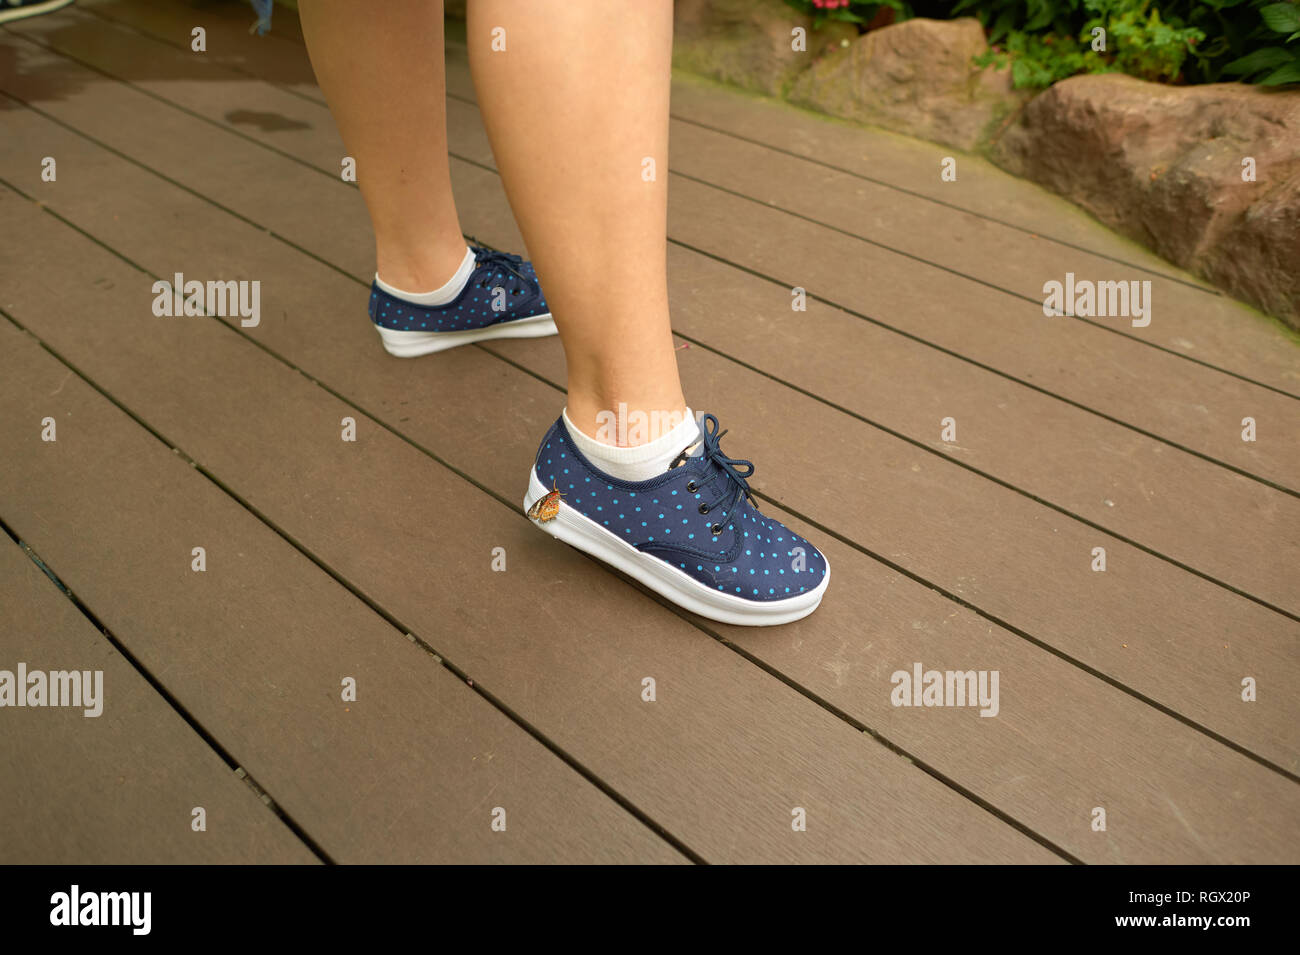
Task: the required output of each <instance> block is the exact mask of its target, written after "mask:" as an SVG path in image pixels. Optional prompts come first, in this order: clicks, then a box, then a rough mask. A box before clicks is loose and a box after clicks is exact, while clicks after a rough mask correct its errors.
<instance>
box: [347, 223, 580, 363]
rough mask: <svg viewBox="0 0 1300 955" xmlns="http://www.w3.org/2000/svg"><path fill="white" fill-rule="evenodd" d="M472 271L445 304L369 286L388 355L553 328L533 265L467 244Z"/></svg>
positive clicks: (418, 352) (426, 352)
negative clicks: (423, 302)
mask: <svg viewBox="0 0 1300 955" xmlns="http://www.w3.org/2000/svg"><path fill="white" fill-rule="evenodd" d="M470 248H471V250H472V251H473V253H474V259H475V262H474V271H473V272H471V273H470V276H469V280H468V281H467V282H466V283H465V287H464V288H463V289H461V291H460V294H459V295H457V296H456V297H455V298H454V299H452V300H451V301H450V302H448V303H447V304H446V305H418V304H416V303H414V302H408V301H406V300H405V299H401V298H398V297H397V296H395V295H390V294H389V293H388V292H386V291H384V290H383V289H381V288H380V287H379V284H378V283H377V282H376V283H373V284H372V285H371V286H370V320H371V321H372V322H374V323H375V328H376V329H378V330H379V337H380V339H381V340H382V341H383V343H384V348H385V349H386V350H387V351H388V353H389V354H390V355H397V356H398V357H399V358H414V357H416V356H418V355H430V354H432V353H433V352H439V351H444V350H446V349H448V348H455V347H456V346H457V345H469V344H471V343H473V342H481V341H487V340H489V339H493V338H540V337H542V336H544V335H554V334H555V320H554V319H552V318H551V311H550V308H549V306H547V304H546V297H545V296H544V295H542V286H541V283H540V282H538V281H537V273H536V272H534V271H533V266H532V264H531V263H529V262H525V261H524V260H523V259H522V258H520V257H519V256H517V255H511V254H510V253H508V252H497V251H494V250H492V249H484V248H481V247H479V246H471V247H470Z"/></svg>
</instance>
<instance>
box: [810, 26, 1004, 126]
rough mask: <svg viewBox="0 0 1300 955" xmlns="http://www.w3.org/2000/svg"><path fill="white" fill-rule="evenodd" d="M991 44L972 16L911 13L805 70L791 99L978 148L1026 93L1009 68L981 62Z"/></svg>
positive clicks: (845, 115)
mask: <svg viewBox="0 0 1300 955" xmlns="http://www.w3.org/2000/svg"><path fill="white" fill-rule="evenodd" d="M987 48H988V45H987V43H986V42H985V39H984V30H983V28H982V27H981V26H980V24H979V21H978V20H976V19H974V18H973V17H963V18H961V19H958V20H926V19H916V20H906V21H904V22H903V23H896V24H893V25H891V26H887V27H884V28H882V29H880V30H873V31H871V32H870V33H866V34H863V35H862V36H861V37H859V38H858V39H857V40H855V41H854V42H853V43H851V44H850V45H849V47H848V48H847V49H842V50H839V51H836V52H834V53H831V54H829V55H827V56H825V57H823V58H822V59H821V60H819V61H818V62H816V63H814V64H813V65H812V66H811V67H810V68H809V69H808V70H806V71H805V72H804V73H802V74H801V75H800V76H799V78H798V79H797V80H796V81H795V83H794V86H793V87H792V88H791V90H790V95H789V99H790V102H792V103H798V104H800V105H802V106H808V107H810V108H812V109H816V110H820V111H821V112H823V113H830V114H831V115H832V116H838V117H841V118H843V119H849V120H854V121H856V122H860V123H867V124H869V125H873V126H884V127H886V128H887V129H891V130H894V131H895V132H900V133H905V134H907V135H909V136H916V137H918V138H921V139H929V140H931V141H933V142H937V143H942V144H944V145H947V146H953V147H956V148H958V149H965V150H973V149H975V148H976V147H977V146H978V145H980V144H981V143H982V142H983V141H984V140H985V139H986V137H987V136H988V135H989V134H990V132H991V131H992V130H993V129H995V128H996V126H997V124H998V123H999V122H1000V121H1001V120H1002V119H1003V118H1005V117H1007V116H1009V115H1010V114H1012V113H1013V112H1014V111H1015V110H1016V109H1017V108H1018V107H1019V106H1020V105H1021V104H1022V103H1023V102H1024V101H1025V100H1027V99H1028V95H1027V94H1025V93H1021V92H1017V91H1016V90H1013V89H1012V87H1011V71H1010V70H1009V69H1006V68H1004V69H1002V70H996V69H994V68H993V67H992V66H989V67H987V68H984V69H980V68H979V67H976V66H975V65H974V64H973V63H972V62H971V61H972V59H973V58H974V57H975V56H977V55H979V54H981V53H983V52H984V51H985V50H986V49H987Z"/></svg>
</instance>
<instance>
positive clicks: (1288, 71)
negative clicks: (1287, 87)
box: [1259, 58, 1300, 86]
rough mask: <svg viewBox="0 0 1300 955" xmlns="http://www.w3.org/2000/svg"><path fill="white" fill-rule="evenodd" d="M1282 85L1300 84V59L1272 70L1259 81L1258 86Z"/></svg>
mask: <svg viewBox="0 0 1300 955" xmlns="http://www.w3.org/2000/svg"><path fill="white" fill-rule="evenodd" d="M1283 83H1300V58H1297V59H1295V60H1292V61H1291V62H1290V63H1288V64H1287V65H1286V66H1284V67H1282V68H1281V69H1277V70H1274V71H1273V72H1272V73H1270V74H1268V76H1266V77H1264V78H1263V79H1262V80H1260V81H1259V85H1260V86H1280V85H1281V84H1283Z"/></svg>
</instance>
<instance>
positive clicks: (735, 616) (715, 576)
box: [524, 414, 831, 626]
mask: <svg viewBox="0 0 1300 955" xmlns="http://www.w3.org/2000/svg"><path fill="white" fill-rule="evenodd" d="M700 424H701V430H702V437H701V439H700V440H699V441H698V442H697V443H696V444H695V445H693V446H692V447H690V448H687V449H686V450H684V451H683V452H682V453H681V454H680V455H678V457H677V459H676V460H675V461H674V462H673V465H672V466H671V467H670V468H669V469H668V470H667V471H666V472H664V473H663V474H661V475H659V476H657V477H654V478H651V479H650V480H647V481H636V482H629V481H622V480H619V479H617V478H614V477H611V476H610V475H608V474H605V473H603V472H601V471H600V470H599V469H598V468H596V466H595V465H593V464H592V463H591V462H590V461H589V460H588V459H587V458H585V457H584V456H583V454H582V452H581V451H580V450H578V448H577V447H575V445H574V443H573V439H572V438H571V437H570V435H569V432H568V430H567V428H566V427H565V423H564V419H563V418H561V419H560V420H559V421H556V422H555V424H553V425H552V426H551V429H550V431H548V432H547V433H546V437H545V438H544V439H543V440H542V446H541V448H540V449H539V450H538V452H537V463H536V464H535V465H534V467H533V470H532V474H531V475H530V478H529V482H528V495H527V496H526V497H525V498H524V510H525V512H527V514H528V517H529V518H530V519H531V520H532V521H533V523H535V524H536V525H537V526H538V527H540V528H541V529H542V530H544V531H546V532H547V533H548V534H551V535H552V536H554V537H558V538H559V539H560V540H562V541H564V542H565V543H567V544H570V545H572V546H574V547H576V548H578V550H581V551H585V552H586V553H588V554H591V555H592V556H594V557H598V558H599V559H601V560H603V561H604V562H605V563H607V564H610V565H611V566H613V567H615V568H616V569H618V570H620V571H622V572H623V573H625V574H627V575H628V576H629V577H633V578H635V579H636V580H638V581H640V582H641V583H642V584H644V585H645V586H646V587H649V588H650V589H651V590H653V591H655V592H656V593H658V594H661V595H662V596H664V597H666V598H668V599H669V600H671V601H672V602H673V603H675V604H677V605H678V606H681V607H684V608H685V609H687V610H690V611H691V612H693V613H697V614H699V615H700V616H702V617H708V618H709V619H711V620H720V621H722V622H723V623H733V624H742V625H748V626H770V625H772V624H780V623H789V622H791V621H792V620H798V619H799V618H801V617H806V616H807V615H808V614H810V613H812V612H813V611H814V610H816V609H817V605H818V604H819V603H821V599H822V596H823V594H825V593H826V586H827V584H829V583H830V576H831V574H830V567H829V566H828V564H827V562H826V558H825V557H823V556H822V554H821V552H819V551H818V550H817V548H815V547H813V545H812V544H810V543H809V542H808V541H806V540H804V539H803V538H802V537H800V536H799V535H798V534H795V533H792V532H791V531H790V530H788V529H787V528H786V527H785V526H784V525H783V524H781V522H780V521H776V520H773V519H772V518H769V517H766V516H764V515H763V514H762V513H761V512H760V511H759V510H758V505H757V504H756V502H755V501H754V499H753V497H752V495H751V493H750V489H749V484H748V483H747V481H746V480H745V479H746V478H748V477H750V476H752V475H753V473H754V465H753V463H752V462H750V461H742V460H739V459H736V458H729V457H727V456H726V455H724V454H723V453H722V451H721V449H720V447H719V439H720V438H721V437H722V434H721V433H719V431H718V419H717V418H716V417H714V416H713V415H711V414H706V415H703V416H702V417H701V419H700Z"/></svg>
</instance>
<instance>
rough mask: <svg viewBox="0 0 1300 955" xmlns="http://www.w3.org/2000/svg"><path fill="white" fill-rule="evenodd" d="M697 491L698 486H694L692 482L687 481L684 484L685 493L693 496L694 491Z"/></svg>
mask: <svg viewBox="0 0 1300 955" xmlns="http://www.w3.org/2000/svg"><path fill="white" fill-rule="evenodd" d="M699 489H700V486H699V485H698V484H696V483H695V482H694V481H687V482H686V491H687V493H690V494H694V493H695V492H696V491H698V490H699Z"/></svg>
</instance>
